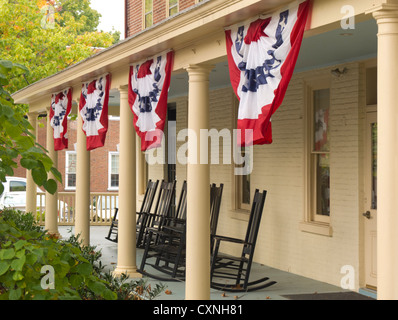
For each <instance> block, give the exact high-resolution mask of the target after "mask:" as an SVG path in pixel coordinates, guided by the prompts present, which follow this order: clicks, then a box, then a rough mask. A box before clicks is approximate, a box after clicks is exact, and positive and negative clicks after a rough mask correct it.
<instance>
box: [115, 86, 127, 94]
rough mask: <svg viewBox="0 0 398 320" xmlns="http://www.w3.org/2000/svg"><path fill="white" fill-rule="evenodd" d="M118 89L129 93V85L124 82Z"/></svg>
mask: <svg viewBox="0 0 398 320" xmlns="http://www.w3.org/2000/svg"><path fill="white" fill-rule="evenodd" d="M117 89H118V90H119V92H120V93H128V91H129V85H128V84H123V85H120V86H119V87H118V88H117Z"/></svg>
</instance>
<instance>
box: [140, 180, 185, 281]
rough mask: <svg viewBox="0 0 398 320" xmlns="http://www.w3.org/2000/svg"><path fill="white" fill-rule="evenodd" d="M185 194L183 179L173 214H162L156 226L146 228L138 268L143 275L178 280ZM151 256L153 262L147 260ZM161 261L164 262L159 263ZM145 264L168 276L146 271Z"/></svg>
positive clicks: (182, 247) (183, 238) (183, 231)
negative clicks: (153, 259) (143, 246)
mask: <svg viewBox="0 0 398 320" xmlns="http://www.w3.org/2000/svg"><path fill="white" fill-rule="evenodd" d="M186 194H187V183H186V181H184V183H183V185H182V188H181V194H180V198H179V200H178V206H177V211H176V213H175V216H170V215H169V216H163V219H162V220H161V222H159V224H158V225H157V226H156V227H152V228H148V232H147V234H146V237H145V242H146V243H145V251H144V254H143V257H142V261H141V266H140V268H139V270H138V272H140V273H142V274H143V275H146V276H149V277H151V278H154V279H157V280H162V281H176V280H179V276H178V274H181V271H180V270H179V267H180V266H181V263H180V260H181V257H183V251H184V250H185V221H186V220H185V219H186V199H187V198H186ZM151 258H155V262H154V263H148V262H147V260H148V259H151ZM161 262H163V263H164V264H163V265H161ZM170 264H173V267H170ZM145 265H149V266H151V267H153V268H154V269H155V270H158V271H161V272H163V273H165V274H169V275H170V278H169V277H167V278H166V277H163V276H157V275H154V274H150V273H148V272H147V271H146V270H145ZM182 274H183V272H182Z"/></svg>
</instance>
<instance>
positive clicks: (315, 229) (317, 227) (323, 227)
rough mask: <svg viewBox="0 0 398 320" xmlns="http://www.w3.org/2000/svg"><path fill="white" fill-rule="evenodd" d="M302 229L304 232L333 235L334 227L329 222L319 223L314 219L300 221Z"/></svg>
mask: <svg viewBox="0 0 398 320" xmlns="http://www.w3.org/2000/svg"><path fill="white" fill-rule="evenodd" d="M299 227H300V230H301V231H303V232H309V233H314V234H318V235H322V236H327V237H332V236H333V228H332V227H331V226H330V224H328V223H319V222H313V221H303V222H300V225H299Z"/></svg>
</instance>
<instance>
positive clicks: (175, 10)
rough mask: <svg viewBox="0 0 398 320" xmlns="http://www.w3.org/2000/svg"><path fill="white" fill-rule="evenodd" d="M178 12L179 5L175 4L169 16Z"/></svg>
mask: <svg viewBox="0 0 398 320" xmlns="http://www.w3.org/2000/svg"><path fill="white" fill-rule="evenodd" d="M176 13H178V7H177V6H175V7H173V8H170V10H169V16H172V15H174V14H176Z"/></svg>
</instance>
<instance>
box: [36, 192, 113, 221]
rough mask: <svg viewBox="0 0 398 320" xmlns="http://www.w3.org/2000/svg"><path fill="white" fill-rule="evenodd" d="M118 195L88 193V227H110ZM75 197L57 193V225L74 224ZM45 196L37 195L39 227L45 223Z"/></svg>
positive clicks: (69, 194) (67, 193) (42, 194)
mask: <svg viewBox="0 0 398 320" xmlns="http://www.w3.org/2000/svg"><path fill="white" fill-rule="evenodd" d="M118 200H119V197H118V194H117V193H114V192H105V193H104V192H92V193H90V212H89V215H90V225H110V224H111V220H112V217H113V215H114V213H115V208H117V207H118ZM75 208H76V197H75V193H74V192H58V225H64V226H69V225H74V224H75ZM45 211H46V194H45V193H44V192H40V193H38V194H37V214H36V219H37V222H38V223H39V224H40V225H44V223H45Z"/></svg>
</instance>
